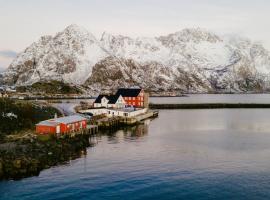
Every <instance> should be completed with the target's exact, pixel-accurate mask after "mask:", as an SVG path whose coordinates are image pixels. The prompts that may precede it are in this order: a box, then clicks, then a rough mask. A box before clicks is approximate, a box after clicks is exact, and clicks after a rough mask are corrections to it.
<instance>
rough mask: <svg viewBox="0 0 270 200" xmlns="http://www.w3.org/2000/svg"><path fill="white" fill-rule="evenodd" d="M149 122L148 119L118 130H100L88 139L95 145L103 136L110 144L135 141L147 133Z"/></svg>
mask: <svg viewBox="0 0 270 200" xmlns="http://www.w3.org/2000/svg"><path fill="white" fill-rule="evenodd" d="M150 122H151V119H148V120H145V121H143V122H140V124H137V125H135V126H126V127H122V128H121V129H119V130H116V129H109V130H102V131H100V133H99V134H97V135H94V136H91V137H90V140H91V143H94V144H95V145H96V144H98V143H99V141H101V140H102V139H104V138H107V141H108V142H109V143H111V144H112V143H120V142H122V141H129V142H132V141H136V140H139V139H141V138H143V137H145V136H146V135H147V134H148V130H149V124H150Z"/></svg>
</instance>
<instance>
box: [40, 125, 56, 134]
mask: <svg viewBox="0 0 270 200" xmlns="http://www.w3.org/2000/svg"><path fill="white" fill-rule="evenodd" d="M36 132H37V133H40V134H54V133H56V127H55V126H44V125H37V126H36Z"/></svg>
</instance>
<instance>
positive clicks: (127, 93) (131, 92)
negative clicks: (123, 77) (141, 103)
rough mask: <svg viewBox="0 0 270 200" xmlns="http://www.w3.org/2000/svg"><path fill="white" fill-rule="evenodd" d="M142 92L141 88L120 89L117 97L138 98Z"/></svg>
mask: <svg viewBox="0 0 270 200" xmlns="http://www.w3.org/2000/svg"><path fill="white" fill-rule="evenodd" d="M141 91H142V89H141V88H120V89H118V91H117V93H116V96H120V95H121V96H122V97H137V96H138V95H139V94H140V92H141Z"/></svg>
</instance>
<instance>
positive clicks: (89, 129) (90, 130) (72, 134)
mask: <svg viewBox="0 0 270 200" xmlns="http://www.w3.org/2000/svg"><path fill="white" fill-rule="evenodd" d="M97 133H98V126H97V125H87V128H86V129H82V130H80V131H74V132H70V133H68V135H70V137H75V136H76V135H94V134H97Z"/></svg>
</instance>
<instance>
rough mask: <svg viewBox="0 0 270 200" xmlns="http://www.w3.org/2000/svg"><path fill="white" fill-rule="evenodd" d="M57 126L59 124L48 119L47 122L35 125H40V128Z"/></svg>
mask: <svg viewBox="0 0 270 200" xmlns="http://www.w3.org/2000/svg"><path fill="white" fill-rule="evenodd" d="M58 124H60V122H56V121H54V120H53V119H49V120H45V121H41V122H39V123H38V124H37V125H42V126H57V125H58Z"/></svg>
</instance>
